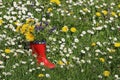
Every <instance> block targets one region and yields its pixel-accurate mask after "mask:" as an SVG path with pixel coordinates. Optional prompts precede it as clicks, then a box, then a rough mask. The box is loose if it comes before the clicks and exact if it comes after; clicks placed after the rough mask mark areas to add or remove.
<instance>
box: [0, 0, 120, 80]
mask: <svg viewBox="0 0 120 80" xmlns="http://www.w3.org/2000/svg"><path fill="white" fill-rule="evenodd" d="M13 1H15V2H17V3H18V2H19V1H20V0H7V2H6V0H3V5H4V6H5V7H4V8H1V9H0V12H2V14H0V18H2V20H3V21H4V22H5V23H3V24H2V25H0V35H1V36H0V44H1V45H0V61H3V64H0V66H2V65H4V66H5V68H3V69H1V68H0V80H115V79H116V78H115V75H118V76H119V77H120V55H119V52H120V48H116V47H115V46H114V43H115V42H120V38H119V35H120V30H119V29H118V26H119V27H120V23H119V18H120V15H119V14H120V13H119V10H120V8H119V7H118V4H120V1H119V0H115V1H114V0H101V1H100V2H97V1H93V3H94V5H90V3H89V1H90V0H88V1H87V0H84V1H83V0H81V1H80V2H83V4H81V5H77V6H75V5H74V4H75V3H76V4H77V3H78V2H79V0H73V1H72V3H66V2H65V1H62V0H61V6H58V5H56V4H54V3H53V4H50V2H49V1H48V0H38V1H39V3H40V5H39V6H36V5H34V6H31V5H26V6H25V7H26V8H27V9H28V11H26V14H25V15H27V13H28V12H31V13H32V14H33V16H34V18H37V19H38V20H39V21H42V17H45V18H46V19H48V20H50V26H52V27H53V26H56V28H57V29H56V32H53V34H51V35H50V36H49V37H47V46H48V47H49V50H50V51H47V57H49V60H50V61H51V62H53V63H55V64H56V68H55V69H52V70H51V69H48V68H46V67H44V66H41V65H37V63H36V59H35V57H33V56H32V55H31V54H32V52H31V51H29V50H26V49H24V44H23V42H24V41H25V39H24V38H22V36H23V35H22V36H21V34H19V33H17V32H14V31H13V29H11V28H10V25H9V27H7V28H5V26H8V24H11V25H13V27H14V28H16V27H17V26H15V25H14V22H15V21H17V20H20V21H21V22H22V23H24V22H25V19H23V20H22V17H23V15H24V14H22V15H21V18H19V17H18V16H19V14H18V13H17V14H16V15H12V14H7V13H8V10H10V8H11V7H12V6H13ZM31 1H32V2H33V3H34V2H35V1H34V0H31ZM22 2H23V3H22V4H19V6H21V5H23V4H24V3H25V4H26V1H25V0H22ZM104 3H105V4H107V5H106V6H104V5H103V4H104ZM112 3H115V5H111V4H112ZM79 4H80V3H79ZM101 5H102V6H104V7H101V8H96V6H101ZM41 6H44V9H43V8H42V7H41ZM69 6H71V7H69ZM111 7H113V8H111ZM36 8H38V9H42V12H37V11H35V9H36ZM48 8H52V9H53V10H52V12H50V14H51V13H52V14H53V16H48V13H47V9H48ZM84 8H87V9H88V10H90V12H84V11H83V9H84ZM58 9H59V10H60V11H61V12H60V11H59V12H58ZM80 10H82V11H83V12H80ZM102 10H107V11H108V14H107V15H103V13H102ZM12 11H17V12H19V10H16V9H14V10H12ZM12 11H11V12H12ZM62 11H63V12H64V16H62V15H61V14H62ZM67 11H68V12H67ZM70 12H73V14H71V15H70V16H68V14H69V13H70ZM96 12H100V13H101V16H100V17H98V16H96ZM111 12H115V13H116V14H117V17H114V16H112V15H111ZM84 13H85V14H84ZM5 15H7V16H14V17H16V18H17V20H15V21H13V22H12V23H10V22H9V21H10V20H7V19H5V18H4V16H5ZM74 16H76V18H74ZM79 18H81V19H79ZM110 18H113V19H114V20H113V21H112V20H110ZM11 20H12V19H11ZM93 20H94V21H95V22H96V23H94V21H93ZM101 21H102V22H101ZM110 21H111V22H110ZM65 25H66V26H68V28H69V31H68V32H66V33H64V32H61V31H60V30H61V29H62V27H63V26H65ZM105 25H106V26H107V28H103V29H102V30H94V29H93V28H98V27H100V26H102V27H103V26H105ZM71 27H75V28H76V29H77V31H76V32H75V33H72V32H71V31H70V28H71ZM112 28H114V30H112ZM88 30H91V31H93V32H94V34H90V33H88V32H87V31H88ZM83 31H85V32H86V34H84V35H83V36H80V35H81V34H82V33H83ZM3 35H6V36H5V37H4V38H3ZM68 36H69V37H68ZM19 37H20V39H18V38H19ZM50 37H51V38H52V39H49V38H50ZM110 37H111V39H110ZM9 38H10V39H9ZM76 38H77V39H78V40H79V42H78V43H77V42H75V41H74V39H76ZM115 38H116V39H117V40H115ZM13 39H15V40H13ZM54 39H56V40H54ZM62 39H65V42H64V41H62ZM12 42H14V43H15V45H12ZM60 42H61V43H60ZM93 42H94V43H96V46H91V44H92V43H93ZM99 42H100V45H101V46H100V45H99ZM63 43H64V44H63ZM104 43H106V44H104ZM20 45H22V47H19V46H20ZM61 45H64V46H65V47H64V48H63V49H60V48H61ZM48 47H47V49H48ZM75 47H76V48H75ZM7 48H9V49H10V50H13V49H14V51H13V52H11V53H9V54H6V53H5V52H4V50H5V49H7ZM65 48H66V50H65ZM86 48H89V49H88V50H87V49H86ZM108 48H109V49H114V50H115V52H112V53H111V52H109V51H108V50H107V49H108ZM18 49H20V51H23V53H22V52H17V50H18ZM69 49H70V50H71V51H72V53H70V52H71V51H69ZM96 50H100V52H99V51H98V52H96ZM84 51H85V53H84ZM15 54H17V55H16V56H14V55H15ZM4 55H5V56H4ZM66 55H69V56H66ZM7 57H9V58H7ZM74 57H75V59H74ZM111 57H112V58H111ZM99 58H104V59H105V62H101V61H100V60H99ZM62 59H66V60H67V62H68V63H69V64H66V63H64V64H65V65H63V66H62V65H60V64H59V63H58V61H62ZM22 61H23V62H25V64H24V63H22ZM89 61H90V62H89ZM31 63H34V64H31ZM38 68H39V69H38ZM31 70H32V71H31ZM106 70H107V71H109V72H110V75H109V76H108V77H105V76H104V75H103V72H104V71H106ZM8 72H10V74H11V75H9V74H8V75H7V74H6V73H8ZM39 74H44V77H38V75H39ZM48 74H49V75H50V77H46V76H45V75H48Z"/></svg>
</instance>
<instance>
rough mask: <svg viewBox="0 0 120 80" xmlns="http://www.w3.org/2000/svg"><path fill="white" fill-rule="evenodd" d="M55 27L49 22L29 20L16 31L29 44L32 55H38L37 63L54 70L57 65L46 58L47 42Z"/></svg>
mask: <svg viewBox="0 0 120 80" xmlns="http://www.w3.org/2000/svg"><path fill="white" fill-rule="evenodd" d="M54 29H55V27H53V28H52V27H51V26H50V25H49V23H48V22H44V21H43V22H37V23H35V21H34V19H27V20H26V22H25V24H22V25H21V26H18V27H17V29H16V31H19V32H20V33H21V34H22V36H23V37H24V39H25V40H26V41H28V42H30V43H29V45H28V46H29V47H30V49H32V54H35V53H36V55H37V57H36V60H37V63H38V64H40V63H41V62H42V63H43V64H44V66H46V67H48V68H50V69H51V68H54V67H55V65H54V64H53V63H51V62H50V61H49V60H48V59H47V58H46V40H47V38H48V36H49V35H50V34H51V32H52V31H53V30H54Z"/></svg>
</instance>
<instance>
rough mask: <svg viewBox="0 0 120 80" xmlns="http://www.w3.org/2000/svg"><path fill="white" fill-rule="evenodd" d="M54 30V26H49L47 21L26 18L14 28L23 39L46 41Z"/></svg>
mask: <svg viewBox="0 0 120 80" xmlns="http://www.w3.org/2000/svg"><path fill="white" fill-rule="evenodd" d="M16 24H18V23H16ZM54 30H55V27H51V26H50V25H49V23H48V22H45V21H42V22H35V20H34V19H27V20H26V22H25V23H22V25H20V26H17V28H16V31H17V32H19V33H20V34H22V35H21V36H22V37H23V39H24V41H28V42H39V41H46V40H47V37H48V36H50V34H51V32H53V31H54Z"/></svg>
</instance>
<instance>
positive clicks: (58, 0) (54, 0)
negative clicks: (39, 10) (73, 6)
mask: <svg viewBox="0 0 120 80" xmlns="http://www.w3.org/2000/svg"><path fill="white" fill-rule="evenodd" d="M50 2H51V3H55V4H57V5H60V3H61V2H60V0H50Z"/></svg>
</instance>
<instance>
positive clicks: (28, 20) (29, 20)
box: [26, 18, 34, 24]
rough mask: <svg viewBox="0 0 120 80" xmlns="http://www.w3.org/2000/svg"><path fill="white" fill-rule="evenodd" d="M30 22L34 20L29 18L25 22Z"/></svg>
mask: <svg viewBox="0 0 120 80" xmlns="http://www.w3.org/2000/svg"><path fill="white" fill-rule="evenodd" d="M31 22H34V19H32V18H29V19H27V20H26V23H27V24H29V23H31Z"/></svg>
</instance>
